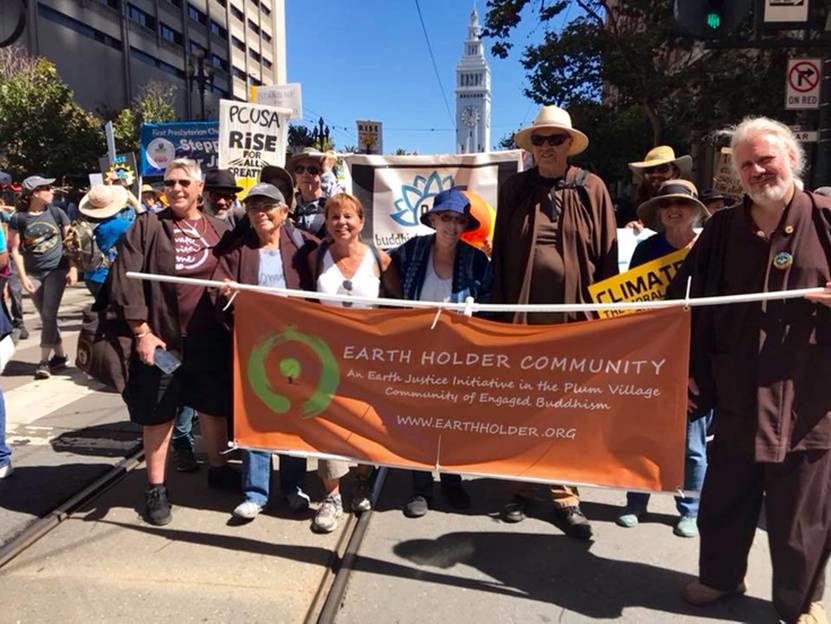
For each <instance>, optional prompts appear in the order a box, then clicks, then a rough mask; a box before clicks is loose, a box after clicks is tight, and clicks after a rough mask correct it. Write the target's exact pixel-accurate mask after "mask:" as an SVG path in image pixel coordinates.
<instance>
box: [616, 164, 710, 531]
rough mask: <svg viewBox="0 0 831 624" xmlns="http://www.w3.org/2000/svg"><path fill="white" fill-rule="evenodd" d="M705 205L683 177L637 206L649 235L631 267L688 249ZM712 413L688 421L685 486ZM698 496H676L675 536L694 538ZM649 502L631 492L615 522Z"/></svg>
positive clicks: (701, 456)
mask: <svg viewBox="0 0 831 624" xmlns="http://www.w3.org/2000/svg"><path fill="white" fill-rule="evenodd" d="M708 216H709V213H708V212H707V208H706V207H705V206H704V204H702V203H701V202H700V201H699V200H698V190H697V189H696V188H695V185H694V184H693V183H692V182H688V181H687V180H667V181H666V182H663V183H662V184H661V186H660V187H659V188H658V192H657V194H656V195H655V197H653V198H652V199H649V200H647V201H645V202H643V203H642V204H641V205H640V206H638V218H639V219H640V220H641V221H642V222H643V223H644V225H645V226H646V227H648V228H649V229H651V230H654V231H655V232H656V234H653V235H652V236H650V237H649V238H647V239H646V240H644V241H641V242H640V243H639V244H638V246H637V247H636V248H635V252H634V253H633V254H632V260H631V261H630V263H629V268H630V269H634V268H635V267H638V266H641V265H642V264H646V263H647V262H650V261H652V260H657V259H658V258H661V257H662V256H665V255H667V254H671V253H673V252H676V251H678V250H679V249H684V248H689V247H691V246H692V245H693V243H694V242H695V240H696V238H697V234H696V233H695V229H694V228H696V227H699V226H701V224H702V222H703V221H704V220H706V219H707V217H708ZM711 420H712V413H710V414H708V415H707V416H705V417H703V418H698V419H695V420H688V421H687V444H686V455H685V466H684V475H685V476H684V489H685V490H687V491H690V492H699V491H701V486H702V484H703V483H704V474H705V472H706V471H707V439H706V438H707V429H708V428H709V426H710V422H711ZM698 501H699V499H698V498H697V497H696V498H692V497H681V496H677V497H676V498H675V506H676V508H677V509H678V513H679V514H680V516H681V517H680V518H679V520H678V522H677V523H676V525H675V528H674V529H673V533H675V535H677V536H679V537H696V536H697V535H698V528H697V527H696V520H697V518H698ZM648 503H649V494H644V493H641V492H629V493H628V494H627V495H626V509H624V511H623V514H621V515H620V516H618V518H617V524H618V525H620V526H622V527H626V528H630V527H633V526H636V525H637V524H638V522H639V520H640V518H641V516H643V514H645V513H646V506H647V504H648Z"/></svg>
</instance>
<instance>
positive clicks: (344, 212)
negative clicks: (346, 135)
mask: <svg viewBox="0 0 831 624" xmlns="http://www.w3.org/2000/svg"><path fill="white" fill-rule="evenodd" d="M324 211H325V212H324V214H325V217H326V222H325V223H326V234H327V238H328V242H327V244H325V245H322V246H321V247H319V248H318V252H317V253H316V254H313V255H312V256H310V258H309V268H310V269H311V272H312V275H314V276H315V284H316V285H317V291H318V292H320V293H326V294H337V295H350V296H355V297H368V298H377V297H379V296H395V297H397V296H398V295H399V294H400V286H399V281H398V274H397V273H396V271H395V267H394V266H392V260H391V258H390V257H389V256H388V255H387V254H386V253H384V252H383V251H380V250H379V249H376V248H375V247H374V246H372V245H370V244H367V243H364V242H362V241H361V232H362V231H363V229H364V209H363V206H362V205H361V202H360V201H358V198H357V197H353V196H352V195H349V194H347V193H338V194H337V195H334V196H333V197H331V198H329V199H328V200H327V201H326V205H325V207H324ZM321 303H323V304H324V305H332V306H341V305H342V306H343V307H345V308H367V307H370V306H367V305H365V304H360V303H354V304H353V303H352V302H344V303H342V304H341V303H340V302H326V301H322V302H321ZM348 472H349V464H348V463H347V462H345V461H332V460H320V462H319V463H318V474H319V475H320V478H321V480H322V481H323V488H324V490H325V492H326V497H325V498H324V500H323V503H322V504H321V506H320V508H319V509H318V511H317V514H315V517H314V520H313V521H312V528H313V529H314V530H316V531H320V532H322V533H331V532H332V531H334V530H335V528H337V526H338V520H339V519H340V517H341V516H342V515H343V503H342V502H341V496H340V488H339V484H340V479H341V477H343V476H345V475H346V474H347V473H348ZM371 474H372V467H371V466H368V465H359V466H358V469H357V470H356V477H357V483H356V486H355V490H354V492H353V494H352V511H355V512H362V511H369V510H370V509H371V508H372V502H371V501H370V492H369V486H370V477H371Z"/></svg>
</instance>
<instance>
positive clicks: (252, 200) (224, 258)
mask: <svg viewBox="0 0 831 624" xmlns="http://www.w3.org/2000/svg"><path fill="white" fill-rule="evenodd" d="M515 141H516V143H517V145H518V146H519V147H521V148H523V149H524V150H526V151H527V152H529V153H530V154H531V155H532V157H533V163H534V166H533V167H531V168H529V169H527V170H526V171H524V172H521V173H518V174H516V175H515V176H513V177H511V178H510V179H508V180H507V181H506V182H505V183H503V184H502V185H501V187H500V191H499V199H498V205H497V212H496V214H497V219H496V226H495V232H494V238H493V243H492V248H489V249H487V250H486V251H487V252H489V253H485V251H483V250H481V249H478V248H476V247H474V246H472V245H470V244H468V243H466V242H464V240H462V238H461V236H462V234H463V233H464V232H465V231H471V230H475V229H477V228H478V227H479V225H480V224H479V222H478V221H477V218H476V216H475V215H474V214H473V213H472V212H471V201H470V197H469V195H468V194H467V192H466V190H465V189H462V188H451V189H447V190H444V191H442V192H440V193H439V194H438V195H436V196H435V198H434V201H433V204H432V207H431V208H430V209H429V210H428V211H427V212H426V213H425V214H423V215H422V216H421V222H422V223H423V224H424V225H425V226H427V227H429V228H430V229H432V230H433V233H432V234H429V235H424V236H418V237H415V238H412V239H410V240H409V241H408V242H406V243H405V244H403V245H402V246H401V247H399V248H397V249H392V250H381V249H376V248H375V247H374V246H373V245H371V244H369V243H367V242H365V241H363V240H362V238H361V232H362V230H363V227H364V219H365V215H364V212H363V207H362V205H361V202H360V201H359V200H358V199H357V198H356V197H354V196H352V195H350V194H347V193H344V192H341V191H340V190H339V189H337V187H336V182H334V181H333V177H332V176H331V167H332V161H331V159H330V157H329V156H328V155H327V154H324V153H321V152H318V151H316V150H311V149H307V150H304V151H303V152H301V153H299V154H297V155H295V156H293V157H292V158H291V159H290V160H289V161H288V163H287V166H286V168H285V169H283V168H281V167H274V166H268V167H265V168H264V169H263V170H262V172H261V175H260V181H259V183H258V184H256V185H255V186H254V187H252V188H251V189H250V190H249V192H248V193H247V195H246V196H245V199H244V200H243V201H242V202H239V201H237V193H239V192H240V191H242V189H241V188H240V187H238V186H237V185H236V182H235V180H234V177H233V175H231V174H230V172H228V171H222V170H210V171H208V172H206V173H203V172H202V171H201V170H200V168H199V166H198V164H197V163H196V162H194V161H191V160H188V159H177V160H174V161H172V162H170V163H169V165H168V166H167V169H166V171H165V174H164V190H163V196H162V197H160V196H159V194H158V193H156V192H155V191H154V190H153V189H152V188H150V187H146V188H142V192H141V203H140V205H139V203H138V202H131V201H129V197H128V192H127V191H126V189H124V188H123V187H121V186H118V185H109V186H94V187H93V188H91V189H90V191H89V192H88V193H87V194H86V195H85V196H84V198H83V199H82V200H81V201H80V203H79V205H78V212H79V213H80V215H81V217H82V218H81V220H82V221H86V222H87V223H89V224H91V227H89V228H88V229H87V230H83V228H82V226H81V225H79V224H78V222H77V221H72V222H70V219H69V218H68V217H67V215H66V214H65V212H64V211H62V210H61V209H59V208H57V207H55V206H54V205H53V202H52V200H53V188H52V184H53V182H54V180H51V179H47V178H42V177H38V176H32V177H29V178H26V179H25V180H23V182H22V185H21V187H20V192H19V195H18V197H17V198H16V205H15V208H16V209H15V211H14V212H13V214H11V216H10V218H9V219H7V220H8V228H7V229H8V252H7V247H6V241H5V239H4V238H2V237H0V266H2V267H3V268H2V271H0V279H1V280H2V282H3V284H2V285H3V286H4V287H5V286H6V283H7V282H8V290H9V306H6V303H5V301H4V302H3V307H4V311H6V313H7V314H6V315H2V314H0V317H3V316H7V317H8V318H0V335H3V334H4V333H9V332H11V330H12V328H13V327H14V326H15V325H18V332H19V331H20V329H19V325H20V322H22V312H21V306H20V290H21V288H22V290H25V291H26V292H27V293H29V294H30V295H31V296H32V300H33V302H34V304H35V307H36V309H37V311H38V314H39V315H40V318H41V324H42V330H41V338H40V348H41V354H40V361H39V363H38V365H37V369H36V372H35V377H36V378H39V379H48V378H49V376H50V375H51V374H52V372H54V371H56V370H59V369H62V368H65V367H66V365H67V356H66V353H65V352H64V350H63V347H62V341H61V334H60V331H59V328H58V324H57V312H58V308H59V305H60V301H61V298H62V295H63V292H64V288H65V287H66V285H67V284H72V283H73V282H74V281H75V280H76V279H79V278H80V279H83V280H84V282H85V283H86V285H87V287H88V288H89V290H90V292H91V293H92V294H93V295H94V297H95V309H96V310H97V311H99V312H100V313H101V315H102V316H101V318H102V319H103V318H105V317H106V318H108V319H112V321H111V322H110V323H109V324H108V327H109V331H111V332H112V333H113V334H114V335H116V336H120V337H122V338H125V339H126V341H127V343H128V344H130V345H131V348H130V351H131V353H129V354H127V355H126V356H122V357H116V358H114V360H117V361H116V362H115V365H123V366H124V367H125V370H126V373H127V374H126V376H125V378H126V379H125V387H124V388H123V392H122V395H123V398H124V401H125V403H126V405H127V409H128V412H129V415H130V419H131V420H132V421H133V422H135V423H138V424H139V425H141V426H142V430H143V440H144V451H145V459H146V465H147V481H148V483H147V489H146V491H145V504H146V507H145V517H146V520H147V521H148V522H150V523H151V524H155V525H164V524H167V523H169V522H170V521H171V519H172V513H171V503H170V499H169V495H168V491H167V487H166V485H165V483H166V478H165V474H166V470H167V468H168V455H169V449H170V448H171V447H172V448H173V461H172V462H171V463H172V465H173V466H175V469H176V470H179V471H184V472H190V471H196V470H199V467H200V466H199V463H198V462H197V460H196V458H195V456H194V452H193V437H192V433H191V427H192V425H193V423H194V420H195V419H198V426H199V428H200V431H201V435H202V439H203V441H204V448H205V454H206V457H207V464H208V465H207V480H208V484H209V486H211V487H218V488H226V489H234V490H236V491H239V490H240V489H241V491H242V495H243V496H242V500H241V502H240V504H239V505H238V506H237V507H236V508H235V509H234V510H233V514H234V515H235V516H237V517H239V518H242V519H246V520H252V519H254V518H255V517H256V516H257V515H258V514H259V513H260V512H261V510H262V509H263V508H264V507H265V505H266V504H267V502H268V500H269V497H270V494H271V492H270V477H271V459H272V458H271V454H270V453H266V452H262V451H249V450H243V451H242V470H241V473H240V472H238V471H237V470H235V469H233V468H232V467H231V466H229V465H228V463H227V459H226V455H224V454H223V453H222V451H224V450H225V449H226V447H227V441H228V435H229V427H230V416H231V410H232V408H231V397H232V382H231V368H230V364H231V354H230V351H231V329H232V327H233V322H234V318H233V293H232V292H231V291H230V289H229V288H225V289H219V290H218V289H212V288H205V287H203V286H196V285H191V284H173V283H162V282H142V281H138V280H134V279H128V278H127V273H128V272H129V271H140V272H145V273H156V274H164V275H176V276H181V277H190V278H199V279H209V280H216V281H224V280H227V281H232V282H236V283H241V284H255V285H261V286H270V287H278V288H292V289H300V290H307V291H317V292H321V293H329V294H340V295H352V296H356V297H362V298H377V297H395V298H405V299H410V300H418V301H464V300H465V298H466V297H467V296H473V297H474V298H475V299H476V300H480V301H481V300H487V301H489V302H491V303H503V304H552V303H588V302H590V301H591V298H590V297H589V294H588V287H589V286H590V285H591V284H593V283H595V282H598V281H601V280H603V279H606V278H608V277H611V276H613V275H615V274H617V272H618V250H617V239H616V228H617V223H616V216H617V217H618V218H619V215H616V213H615V210H614V207H613V205H612V200H611V198H610V195H609V192H608V190H607V188H606V185H605V184H604V182H603V180H601V179H600V178H599V177H598V176H596V175H594V174H593V173H590V172H588V171H586V170H584V169H581V168H579V167H577V166H574V165H572V164H571V163H570V162H569V157H570V156H574V155H576V154H579V153H580V152H582V151H583V150H585V149H586V147H587V146H588V143H589V138H588V137H587V136H586V134H585V133H583V132H582V131H580V130H578V129H576V128H574V127H572V123H571V119H570V117H569V115H568V113H567V112H566V111H565V110H563V109H561V108H558V107H556V106H543V107H542V108H541V109H540V111H539V114H538V115H537V117H536V118H535V119H534V121H533V122H532V123H531V124H530V125H529V126H528V127H526V128H523V129H521V130H519V131H518V132H517V133H516V134H515ZM731 148H732V159H733V164H734V166H735V170H736V172H737V175H738V178H739V180H740V182H741V187H742V190H743V197H742V198H740V199H738V198H737V199H735V200H733V199H731V198H729V197H726V196H724V195H720V194H718V193H715V192H712V191H709V192H707V193H702V194H701V195H699V193H698V190H697V189H696V187H695V185H694V184H693V183H692V182H691V181H690V180H689V178H690V177H691V170H692V160H691V158H690V157H689V156H680V157H676V155H675V153H674V152H673V150H672V149H671V148H670V147H668V146H657V147H655V148H653V149H652V150H650V151H649V152H648V153H647V154H646V156H645V158H644V159H643V160H640V161H635V162H632V163H630V168H631V169H632V172H633V176H634V179H635V181H636V182H637V194H636V204H637V213H636V217H637V218H636V219H635V218H633V219H632V220H631V222H629V223H627V227H632V228H635V229H638V230H639V229H641V228H643V227H647V228H649V229H650V230H653V231H654V232H655V233H654V234H653V235H652V236H650V237H648V238H646V239H645V240H643V241H642V242H641V243H639V245H638V247H637V248H636V250H635V253H634V255H633V258H632V261H631V266H633V267H634V266H638V265H641V264H643V263H646V262H649V261H650V260H653V259H656V258H659V257H661V256H664V255H666V254H669V253H672V252H674V251H676V250H679V249H685V248H688V249H689V250H690V251H689V254H688V255H687V259H686V260H685V262H684V264H683V266H682V267H681V269H680V270H679V273H678V275H677V277H676V279H675V280H674V281H673V283H672V284H671V285H670V288H669V290H668V293H667V296H668V297H671V298H683V297H684V296H685V295H686V288H687V278H688V277H692V282H691V284H692V293H691V294H692V296H694V297H698V296H718V295H735V294H743V293H758V292H767V291H778V290H787V289H799V288H811V287H826V289H825V290H824V291H822V292H820V293H818V294H815V295H810V296H808V297H806V298H804V299H791V300H787V301H773V300H772V301H767V302H765V303H741V304H732V305H720V306H713V307H707V308H693V313H692V336H693V337H692V343H691V361H690V380H689V387H690V393H689V408H688V409H689V414H688V425H687V443H686V464H685V484H684V485H685V490H687V491H700V492H701V496H700V499H699V498H698V497H690V498H686V497H685V498H680V497H679V498H678V499H677V509H678V512H679V519H678V522H677V524H676V525H675V527H674V532H675V534H676V535H679V536H681V537H696V536H700V561H699V567H700V574H699V580H697V581H696V582H694V583H692V584H690V585H689V586H687V587H686V588H684V590H683V592H682V595H683V597H684V599H685V600H687V601H688V602H690V603H692V604H695V605H702V606H703V605H707V604H710V603H712V602H715V601H717V600H719V599H722V598H724V597H727V596H730V595H733V594H738V593H743V592H744V591H745V590H746V588H745V585H744V576H745V571H746V568H747V555H748V552H749V549H750V546H751V543H752V540H753V537H754V534H755V529H756V526H757V523H758V520H759V515H760V511H761V509H762V506H763V505H764V509H765V513H766V518H767V530H768V536H769V540H770V552H771V559H772V562H773V603H774V606H775V608H776V610H777V612H778V614H779V617H780V618H781V619H782V620H783V621H785V622H788V623H791V622H800V623H803V624H808V623H811V622H825V621H826V619H825V614H824V611H823V608H822V602H821V600H822V595H823V591H824V571H825V567H826V563H827V560H828V555H829V552H831V496H830V495H829V492H828V484H829V482H831V481H829V479H830V478H831V453H829V450H831V413H830V412H829V410H831V404H829V399H828V394H827V392H824V391H823V390H824V383H825V380H826V379H827V378H828V376H829V374H831V284H829V280H831V268H830V267H831V199H828V198H826V197H823V194H822V193H816V192H807V191H805V190H803V185H802V183H801V181H800V175H801V174H802V171H803V168H804V154H803V151H802V148H801V147H800V145H799V143H798V142H797V141H796V139H795V137H794V135H793V133H792V132H791V131H790V130H789V129H788V127H787V126H785V125H783V124H781V123H779V122H776V121H773V120H770V119H767V118H763V117H759V118H749V119H746V120H744V121H743V122H742V123H741V124H739V125H738V126H737V127H736V128H734V129H733V132H732V142H731ZM327 174H328V175H327ZM9 182H10V181H9ZM474 190H475V189H474ZM634 216H635V215H633V217H634ZM701 226H703V230H702V231H701V234H700V235H698V234H697V233H696V232H697V231H699V230H698V228H699V227H701ZM4 231H5V228H3V229H0V235H2V234H3V232H4ZM87 239H90V240H94V242H95V245H93V246H90V243H89V240H87ZM64 246H68V249H66V250H65V249H64ZM90 256H93V257H94V260H93V261H92V262H86V260H89V257H90ZM68 259H71V260H72V261H71V262H70V261H68ZM79 269H83V271H82V274H81V275H78V270H79ZM325 305H344V306H350V302H349V301H346V302H344V303H342V304H341V303H330V304H325ZM351 307H358V305H357V303H356V304H354V305H353V306H351ZM589 318H591V314H590V313H573V312H568V313H565V312H544V313H538V312H533V313H526V312H517V313H511V314H500V315H497V316H496V317H495V318H494V319H493V320H496V321H502V322H507V323H523V324H557V323H565V322H573V321H579V320H586V319H589ZM4 328H5V331H4ZM1 398H2V397H1V395H0V399H1ZM0 405H2V401H1V400H0ZM4 421H5V412H4V411H2V410H0V478H4V477H6V476H9V475H10V474H11V463H10V459H9V450H8V448H7V447H6V446H5V444H4V443H3V424H4ZM708 432H709V433H712V434H713V436H714V437H713V440H712V442H710V443H709V445H708V443H707V436H708ZM708 447H709V448H708ZM708 456H709V465H708ZM279 461H280V470H279V488H280V493H281V495H282V496H283V497H284V498H285V500H286V501H287V503H288V506H289V508H290V509H291V510H292V511H293V512H296V513H300V512H303V511H305V510H307V509H309V507H310V503H311V501H310V498H309V496H308V495H307V494H306V493H305V484H304V479H305V478H306V460H305V459H302V458H297V457H289V456H280V458H279ZM353 470H354V477H355V478H354V481H353V483H354V485H353V486H352V488H351V490H352V491H351V493H350V496H349V503H350V505H349V506H350V507H351V509H352V510H353V511H355V512H362V511H366V510H368V509H370V508H371V504H372V502H371V497H370V485H371V482H372V478H373V469H372V467H371V466H367V465H359V466H357V467H356V468H354V469H353ZM349 471H350V466H349V465H348V464H347V463H344V462H339V461H319V462H318V475H319V478H320V479H321V482H322V484H323V489H324V491H325V497H324V499H323V501H322V503H321V504H320V505H319V506H318V508H317V510H316V513H315V515H314V518H313V520H312V528H313V529H314V530H316V531H321V532H331V531H333V530H335V528H336V527H337V525H338V522H339V520H340V518H341V517H342V515H343V513H344V502H343V498H342V495H341V490H340V481H341V479H342V478H343V477H344V476H345V475H347V474H348V473H349ZM440 477H441V485H440V487H441V493H442V495H443V496H445V497H446V498H447V500H448V501H449V503H450V504H451V506H452V507H453V508H455V509H465V508H468V507H469V506H470V505H471V499H470V496H469V495H468V493H467V492H466V491H465V489H464V484H463V481H462V479H461V478H460V477H459V476H458V475H450V474H441V475H440ZM433 488H434V483H433V479H432V476H431V473H429V472H422V471H413V473H412V494H411V496H410V497H409V500H408V502H407V503H406V505H405V507H404V509H403V511H404V514H405V515H407V516H408V517H419V516H423V515H424V514H425V513H427V512H428V510H429V509H430V507H431V505H432V504H433ZM537 490H539V488H538V487H530V486H529V485H527V484H523V485H520V484H517V487H516V489H515V493H514V496H513V498H512V499H511V500H510V501H507V502H506V504H505V506H504V508H503V511H502V518H503V519H504V520H505V521H507V522H519V521H521V520H523V518H524V517H525V513H526V510H527V508H528V506H529V505H530V504H532V503H533V502H534V500H535V499H537V497H538V496H539V494H540V493H539V492H538V491H537ZM544 496H545V498H547V499H548V500H550V501H551V502H552V503H553V508H554V514H555V515H554V523H555V525H556V526H558V527H559V528H560V529H562V530H563V531H564V532H565V533H566V534H567V535H569V536H571V537H573V538H576V539H584V540H587V539H590V538H591V536H592V527H591V524H590V522H589V520H588V519H587V518H586V516H585V515H584V514H583V512H582V510H581V508H580V493H579V492H578V490H577V488H575V487H572V486H568V485H562V484H555V485H550V486H547V487H546V488H545V493H544ZM648 500H649V498H648V496H646V495H644V494H639V493H630V494H629V495H628V496H627V499H626V504H625V506H624V507H622V509H621V513H620V515H619V517H618V519H617V522H618V524H619V525H620V526H623V527H634V526H636V525H637V524H638V522H639V519H640V518H641V517H642V516H643V514H644V513H645V511H646V507H647V503H648Z"/></svg>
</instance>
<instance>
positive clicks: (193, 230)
mask: <svg viewBox="0 0 831 624" xmlns="http://www.w3.org/2000/svg"><path fill="white" fill-rule="evenodd" d="M182 223H184V224H185V225H186V226H187V227H188V230H190V231H188V230H186V229H185V228H183V227H182V225H181V224H182ZM199 223H201V224H202V231H201V232H200V231H199V230H198V229H197V227H198V224H199ZM173 224H174V225H175V226H176V229H177V230H179V231H180V232H181V233H182V234H184V235H185V236H187V237H188V238H191V239H193V240H200V239H201V238H203V237H204V236H205V232H206V231H207V229H208V226H207V224H206V223H205V218H204V217H200V218H199V221H198V222H197V227H195V226H193V225H191V224H190V223H188V222H187V219H182V220H180V221H176V220H174V221H173Z"/></svg>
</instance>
